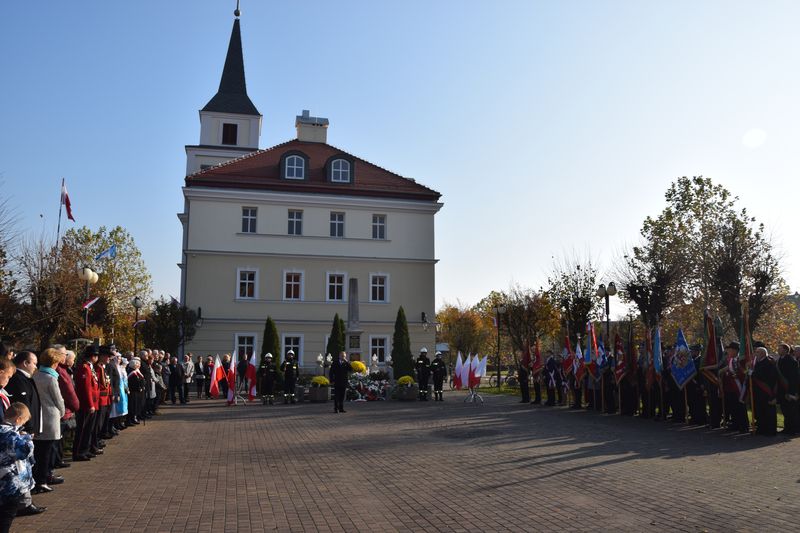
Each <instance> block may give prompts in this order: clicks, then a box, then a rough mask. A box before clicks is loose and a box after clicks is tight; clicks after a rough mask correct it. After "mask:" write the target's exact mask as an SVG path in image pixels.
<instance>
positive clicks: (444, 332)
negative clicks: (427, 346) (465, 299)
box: [436, 302, 492, 354]
mask: <svg viewBox="0 0 800 533" xmlns="http://www.w3.org/2000/svg"><path fill="white" fill-rule="evenodd" d="M436 321H437V322H438V323H440V324H441V333H440V334H439V339H440V340H441V341H443V342H446V343H447V344H449V345H450V351H451V352H453V353H457V352H461V353H463V354H468V353H483V352H484V351H485V350H486V347H487V345H488V342H489V338H490V337H491V336H492V331H491V329H489V328H487V325H486V322H485V321H484V319H483V317H482V316H481V314H480V312H478V311H477V310H476V309H475V308H473V307H467V306H465V305H463V304H461V303H460V302H459V303H457V304H455V305H451V304H448V305H445V306H444V307H443V308H442V309H440V310H439V311H438V312H437V313H436Z"/></svg>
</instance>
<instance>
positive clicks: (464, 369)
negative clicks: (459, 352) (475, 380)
mask: <svg viewBox="0 0 800 533" xmlns="http://www.w3.org/2000/svg"><path fill="white" fill-rule="evenodd" d="M470 357H472V356H471V355H469V354H467V358H466V359H464V364H463V365H461V386H462V387H469V367H470Z"/></svg>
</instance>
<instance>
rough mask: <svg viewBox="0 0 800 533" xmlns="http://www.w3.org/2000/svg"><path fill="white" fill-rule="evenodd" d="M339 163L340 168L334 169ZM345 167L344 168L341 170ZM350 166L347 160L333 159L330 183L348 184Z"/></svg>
mask: <svg viewBox="0 0 800 533" xmlns="http://www.w3.org/2000/svg"><path fill="white" fill-rule="evenodd" d="M337 163H339V166H340V168H336V164H337ZM342 166H346V168H341V167H342ZM351 167H352V165H351V164H350V161H348V160H347V159H334V160H333V162H332V163H331V181H332V182H333V183H350V168H351Z"/></svg>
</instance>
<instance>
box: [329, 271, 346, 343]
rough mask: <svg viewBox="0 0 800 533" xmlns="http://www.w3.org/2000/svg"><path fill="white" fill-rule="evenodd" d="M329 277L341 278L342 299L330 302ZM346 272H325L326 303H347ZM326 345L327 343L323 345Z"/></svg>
mask: <svg viewBox="0 0 800 533" xmlns="http://www.w3.org/2000/svg"><path fill="white" fill-rule="evenodd" d="M331 276H342V299H341V300H331V298H330V277H331ZM347 289H348V285H347V272H340V271H338V270H329V271H328V272H325V301H326V302H333V303H344V302H347ZM325 344H326V345H327V344H328V343H327V342H326V343H325Z"/></svg>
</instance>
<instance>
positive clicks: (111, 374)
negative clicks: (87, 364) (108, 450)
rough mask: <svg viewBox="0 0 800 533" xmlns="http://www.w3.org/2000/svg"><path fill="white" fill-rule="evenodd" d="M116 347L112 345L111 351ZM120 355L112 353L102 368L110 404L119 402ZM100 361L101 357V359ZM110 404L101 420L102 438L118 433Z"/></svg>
mask: <svg viewBox="0 0 800 533" xmlns="http://www.w3.org/2000/svg"><path fill="white" fill-rule="evenodd" d="M115 350H116V348H115V347H112V350H111V351H112V352H115ZM119 358H120V355H119V354H117V353H112V355H111V357H110V358H109V360H108V361H107V362H106V364H105V368H104V369H103V370H104V372H105V375H106V379H107V380H108V382H109V387H108V395H109V398H110V400H111V405H113V404H115V403H117V402H119V398H120V395H121V394H122V392H121V391H120V385H121V383H120V381H121V380H120V377H119V370H117V366H119V365H118V361H119ZM101 363H102V359H101ZM111 405H109V414H108V416H106V419H105V421H104V422H103V438H104V439H110V438H113V437H116V436H117V435H119V430H117V428H116V427H115V426H116V425H117V420H116V419H112V418H111V414H110V411H111Z"/></svg>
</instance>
